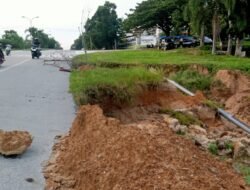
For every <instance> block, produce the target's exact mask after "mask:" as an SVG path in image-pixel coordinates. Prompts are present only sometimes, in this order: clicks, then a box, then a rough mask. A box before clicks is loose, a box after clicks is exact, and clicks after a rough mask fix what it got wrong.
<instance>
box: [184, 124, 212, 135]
mask: <svg viewBox="0 0 250 190" xmlns="http://www.w3.org/2000/svg"><path fill="white" fill-rule="evenodd" d="M188 131H189V133H192V134H199V135H207V131H206V129H204V128H202V127H200V126H199V125H190V126H189V127H188Z"/></svg>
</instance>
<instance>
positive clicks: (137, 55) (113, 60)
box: [73, 48, 250, 74]
mask: <svg viewBox="0 0 250 190" xmlns="http://www.w3.org/2000/svg"><path fill="white" fill-rule="evenodd" d="M84 60H85V59H84V55H79V56H76V57H75V58H74V59H73V65H81V64H83V62H84ZM88 63H90V64H96V65H102V64H104V65H105V66H107V65H109V64H111V65H112V64H121V65H122V64H126V65H129V64H131V65H141V64H142V65H164V64H174V65H192V64H202V65H203V66H205V67H206V68H208V69H209V71H210V72H215V71H217V70H219V69H231V70H236V69H237V70H241V71H243V72H245V73H249V74H250V59H249V58H240V57H234V56H227V55H220V56H219V55H211V54H210V53H209V51H203V50H199V49H191V48H184V49H176V50H170V51H159V50H123V51H112V52H98V53H93V54H89V55H88Z"/></svg>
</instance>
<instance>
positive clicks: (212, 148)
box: [208, 143, 218, 155]
mask: <svg viewBox="0 0 250 190" xmlns="http://www.w3.org/2000/svg"><path fill="white" fill-rule="evenodd" d="M208 150H209V152H211V153H212V154H213V155H218V146H217V144H216V143H210V144H209V146H208Z"/></svg>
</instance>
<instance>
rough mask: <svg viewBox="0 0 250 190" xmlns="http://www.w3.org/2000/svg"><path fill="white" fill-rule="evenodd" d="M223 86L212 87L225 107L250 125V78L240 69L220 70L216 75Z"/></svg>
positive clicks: (214, 94) (214, 95)
mask: <svg viewBox="0 0 250 190" xmlns="http://www.w3.org/2000/svg"><path fill="white" fill-rule="evenodd" d="M215 79H216V80H219V81H221V82H222V86H220V87H216V88H213V89H212V94H213V97H214V98H217V100H218V101H221V102H222V103H224V104H225V109H226V110H227V111H228V112H230V113H231V114H233V115H235V116H236V117H238V118H239V119H241V120H243V121H244V122H246V123H247V124H248V125H250V78H249V77H248V76H246V75H243V74H242V73H241V72H240V71H229V70H220V71H218V72H217V74H216V76H215Z"/></svg>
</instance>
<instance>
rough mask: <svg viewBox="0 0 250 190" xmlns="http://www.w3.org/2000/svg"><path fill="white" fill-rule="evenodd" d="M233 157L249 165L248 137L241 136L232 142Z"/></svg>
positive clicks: (249, 143) (249, 141)
mask: <svg viewBox="0 0 250 190" xmlns="http://www.w3.org/2000/svg"><path fill="white" fill-rule="evenodd" d="M233 159H234V160H235V161H237V162H241V163H244V164H247V165H250V139H247V138H242V139H240V140H239V141H236V142H235V143H234V156H233Z"/></svg>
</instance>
